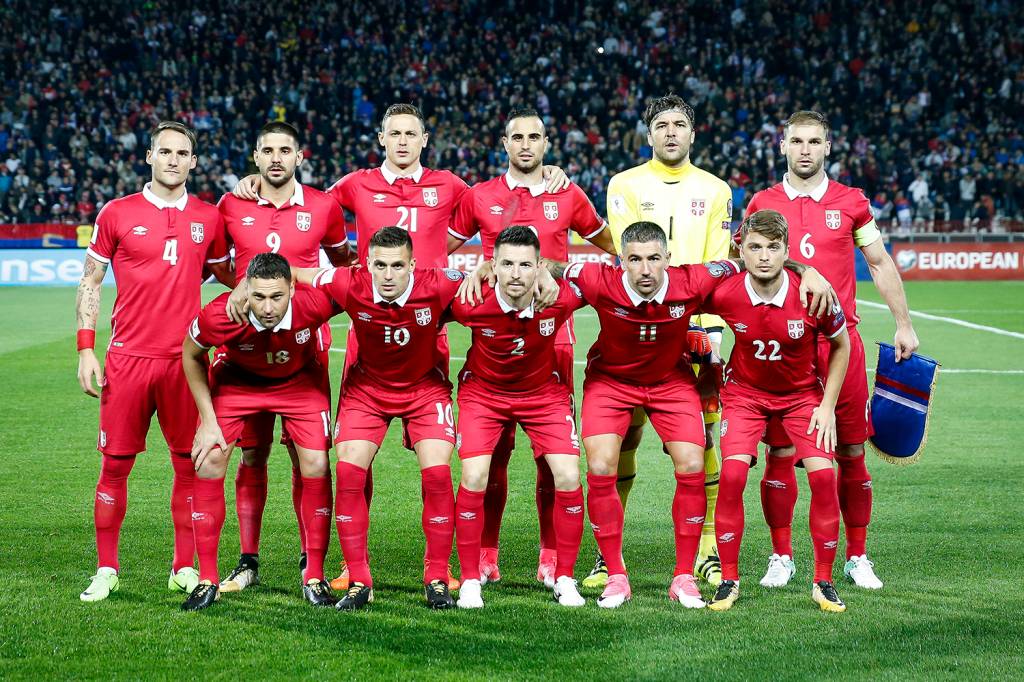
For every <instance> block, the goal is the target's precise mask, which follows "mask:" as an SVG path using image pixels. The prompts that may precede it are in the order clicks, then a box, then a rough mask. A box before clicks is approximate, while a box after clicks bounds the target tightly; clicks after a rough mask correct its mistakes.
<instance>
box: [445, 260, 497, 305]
mask: <svg viewBox="0 0 1024 682" xmlns="http://www.w3.org/2000/svg"><path fill="white" fill-rule="evenodd" d="M496 279H497V278H496V277H495V275H494V268H492V267H491V261H489V260H485V261H484V262H483V263H482V264H481V265H480V267H478V268H477V269H476V270H474V271H473V272H471V273H469V275H468V276H466V277H465V278H463V280H462V284H460V285H459V290H458V291H457V292H456V294H455V295H456V296H458V297H459V303H463V304H469V305H476V304H477V303H481V302H482V301H483V300H484V296H483V283H484V282H485V281H486V282H487V284H488V285H489V286H491V287H493V286H494V283H495V280H496Z"/></svg>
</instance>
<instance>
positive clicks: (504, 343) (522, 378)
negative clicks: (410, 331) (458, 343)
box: [451, 281, 586, 392]
mask: <svg viewBox="0 0 1024 682" xmlns="http://www.w3.org/2000/svg"><path fill="white" fill-rule="evenodd" d="M559 288H560V291H559V293H558V298H557V299H556V300H555V302H554V303H553V304H552V305H551V306H550V307H548V308H545V309H544V310H543V311H541V312H537V311H535V310H534V309H533V305H532V304H531V305H530V306H529V307H528V308H526V309H525V310H522V311H516V310H515V309H514V308H512V307H511V306H509V304H508V303H507V302H506V301H505V300H504V299H503V298H502V296H501V294H500V293H499V292H498V289H497V288H494V289H491V288H486V289H484V293H483V300H482V301H481V302H480V303H478V304H477V305H475V306H472V305H468V304H464V303H460V302H459V301H455V302H454V303H453V304H452V310H451V317H452V318H454V319H455V320H456V321H457V322H459V323H460V324H462V325H464V326H466V327H469V328H470V329H471V330H472V331H473V343H472V345H471V346H470V347H469V353H468V354H467V356H466V364H465V365H464V366H463V368H462V370H463V372H466V371H468V372H470V373H471V374H473V375H474V376H476V377H477V378H479V379H482V380H483V381H485V382H487V383H488V384H490V385H492V386H494V387H496V388H499V389H501V390H502V391H510V392H511V391H515V392H521V391H531V390H533V389H535V388H537V387H538V386H541V385H543V384H544V383H545V382H547V381H548V380H549V379H551V378H553V375H554V374H555V372H556V366H555V359H556V357H555V340H556V338H557V336H556V333H555V332H556V330H558V329H560V328H561V327H562V326H563V325H564V324H565V321H566V320H567V319H569V317H570V316H571V315H572V313H573V311H574V310H579V309H580V308H582V307H583V306H584V305H586V302H585V301H584V300H583V297H582V296H580V292H579V290H578V289H577V288H576V285H574V284H571V283H569V282H565V281H562V282H559ZM555 378H557V377H555Z"/></svg>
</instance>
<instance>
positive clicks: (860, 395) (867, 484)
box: [747, 111, 919, 589]
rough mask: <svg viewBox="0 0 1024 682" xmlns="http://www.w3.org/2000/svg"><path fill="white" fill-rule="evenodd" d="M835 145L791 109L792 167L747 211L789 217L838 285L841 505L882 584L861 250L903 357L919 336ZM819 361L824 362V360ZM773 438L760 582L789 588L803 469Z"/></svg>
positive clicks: (853, 560) (825, 131)
mask: <svg viewBox="0 0 1024 682" xmlns="http://www.w3.org/2000/svg"><path fill="white" fill-rule="evenodd" d="M830 148H831V142H830V141H829V124H828V119H826V118H825V116H824V115H823V114H820V113H818V112H815V111H798V112H796V113H794V114H793V115H792V116H790V117H789V120H788V121H786V124H785V132H784V136H783V139H782V143H781V150H782V153H783V154H784V155H785V157H786V163H787V167H788V172H787V174H786V176H785V177H784V178H783V180H782V182H781V183H779V184H777V185H775V186H773V187H770V188H769V189H766V190H763V191H761V192H758V193H757V194H755V195H754V196H753V198H752V199H751V200H750V204H749V206H748V207H747V215H748V216H749V215H752V214H753V213H755V212H756V211H759V210H761V209H764V208H771V209H774V210H776V211H778V212H779V213H781V214H782V215H783V216H785V217H786V221H787V222H788V224H789V245H790V248H791V249H794V250H796V251H797V252H799V254H800V256H799V257H800V258H801V259H802V260H804V261H806V262H808V263H810V264H812V265H814V266H815V267H816V268H817V269H818V270H820V271H821V273H822V274H823V275H824V276H825V277H826V278H827V279H828V280H829V281H830V282H833V283H834V284H835V285H836V291H837V293H838V296H839V302H840V304H841V305H842V307H843V310H844V311H845V313H846V319H847V326H848V327H849V331H850V347H851V350H850V366H849V369H848V370H847V373H846V379H845V381H844V382H843V388H842V391H841V392H840V394H839V402H838V405H837V407H836V430H837V432H838V434H839V446H838V448H837V449H836V461H837V462H838V464H839V477H838V479H839V480H838V486H839V505H840V508H841V509H842V512H843V521H844V524H845V526H846V559H847V561H846V566H845V567H844V573H845V574H846V576H847V577H848V578H849V579H850V580H852V581H853V582H854V583H855V584H856V585H857V586H859V587H865V588H869V589H879V588H881V587H882V581H881V580H879V579H878V577H877V576H876V575H875V572H874V570H873V564H872V562H871V561H869V560H868V558H867V553H866V549H865V546H866V541H867V527H868V523H869V521H870V520H871V475H870V474H869V473H868V470H867V467H866V466H865V464H864V442H865V441H866V440H867V437H868V436H869V435H870V433H869V429H870V420H869V417H868V385H867V374H866V371H865V363H866V360H865V357H864V343H863V341H862V340H861V338H860V334H858V333H857V326H856V325H857V322H859V321H860V318H859V317H858V316H857V305H856V294H857V283H856V273H855V271H854V253H853V251H854V247H859V248H860V250H861V253H862V254H863V255H864V259H865V260H866V261H867V264H868V268H869V269H870V271H871V277H872V279H874V281H875V286H876V287H877V288H878V291H879V293H880V294H881V295H882V298H883V299H884V300H885V302H886V304H887V305H888V306H889V310H890V311H892V314H893V317H895V318H896V335H895V339H894V345H895V346H896V353H897V357H903V358H909V357H910V354H911V353H912V352H914V351H915V350H916V349H917V347H918V345H919V342H918V340H917V334H916V333H915V332H914V327H913V324H912V323H911V321H910V312H909V311H908V309H907V299H906V295H905V294H904V291H903V282H902V280H901V279H900V275H899V271H898V270H897V269H896V266H895V265H894V264H893V262H892V258H891V257H890V256H889V254H888V252H886V250H885V245H884V244H883V243H882V236H881V233H880V232H879V230H878V227H877V226H876V225H875V221H874V219H873V218H872V217H871V209H870V205H869V204H868V200H867V198H866V197H865V196H864V193H863V192H862V191H861V190H859V189H855V188H852V187H847V186H846V185H842V184H840V183H838V182H834V181H832V180H829V178H828V175H827V174H826V173H825V168H824V160H825V157H826V156H828V154H829V151H830ZM819 350H820V352H821V354H822V357H823V358H824V354H825V353H826V352H827V350H828V345H827V344H826V343H825V342H824V341H822V342H820V344H819ZM819 367H824V362H821V363H819ZM766 442H767V443H768V444H769V445H770V446H772V448H771V450H770V452H769V456H768V458H767V464H766V467H765V472H764V478H763V480H762V481H761V500H762V504H763V506H764V514H765V519H766V520H767V522H768V525H769V527H770V528H771V535H772V551H773V554H772V556H771V557H770V558H769V560H768V571H767V573H766V574H765V576H764V578H763V579H762V581H761V584H762V585H764V586H765V587H782V586H783V585H785V584H787V583H788V582H789V579H790V578H791V577H792V576H793V572H794V570H795V567H794V564H793V561H792V556H793V547H792V542H791V540H790V537H791V530H790V529H791V526H792V523H793V508H794V506H795V505H796V497H797V490H796V473H795V471H794V470H793V457H792V451H791V450H790V449H788V448H785V449H780V448H783V446H786V445H788V440H787V438H786V437H785V434H783V433H780V430H779V429H778V428H777V427H776V426H774V425H773V426H770V427H769V429H768V434H767V438H766Z"/></svg>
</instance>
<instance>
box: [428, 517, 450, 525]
mask: <svg viewBox="0 0 1024 682" xmlns="http://www.w3.org/2000/svg"><path fill="white" fill-rule="evenodd" d="M449 520H450V519H449V518H448V517H447V516H431V517H430V523H432V524H434V525H435V526H440V525H443V524H445V523H448V522H449Z"/></svg>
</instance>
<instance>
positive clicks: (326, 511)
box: [313, 507, 331, 516]
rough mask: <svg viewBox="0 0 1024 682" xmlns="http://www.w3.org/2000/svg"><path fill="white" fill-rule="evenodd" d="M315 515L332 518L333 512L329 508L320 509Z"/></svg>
mask: <svg viewBox="0 0 1024 682" xmlns="http://www.w3.org/2000/svg"><path fill="white" fill-rule="evenodd" d="M313 513H314V514H315V515H316V516H330V515H331V510H330V508H329V507H318V508H317V509H316V511H314V512H313Z"/></svg>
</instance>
